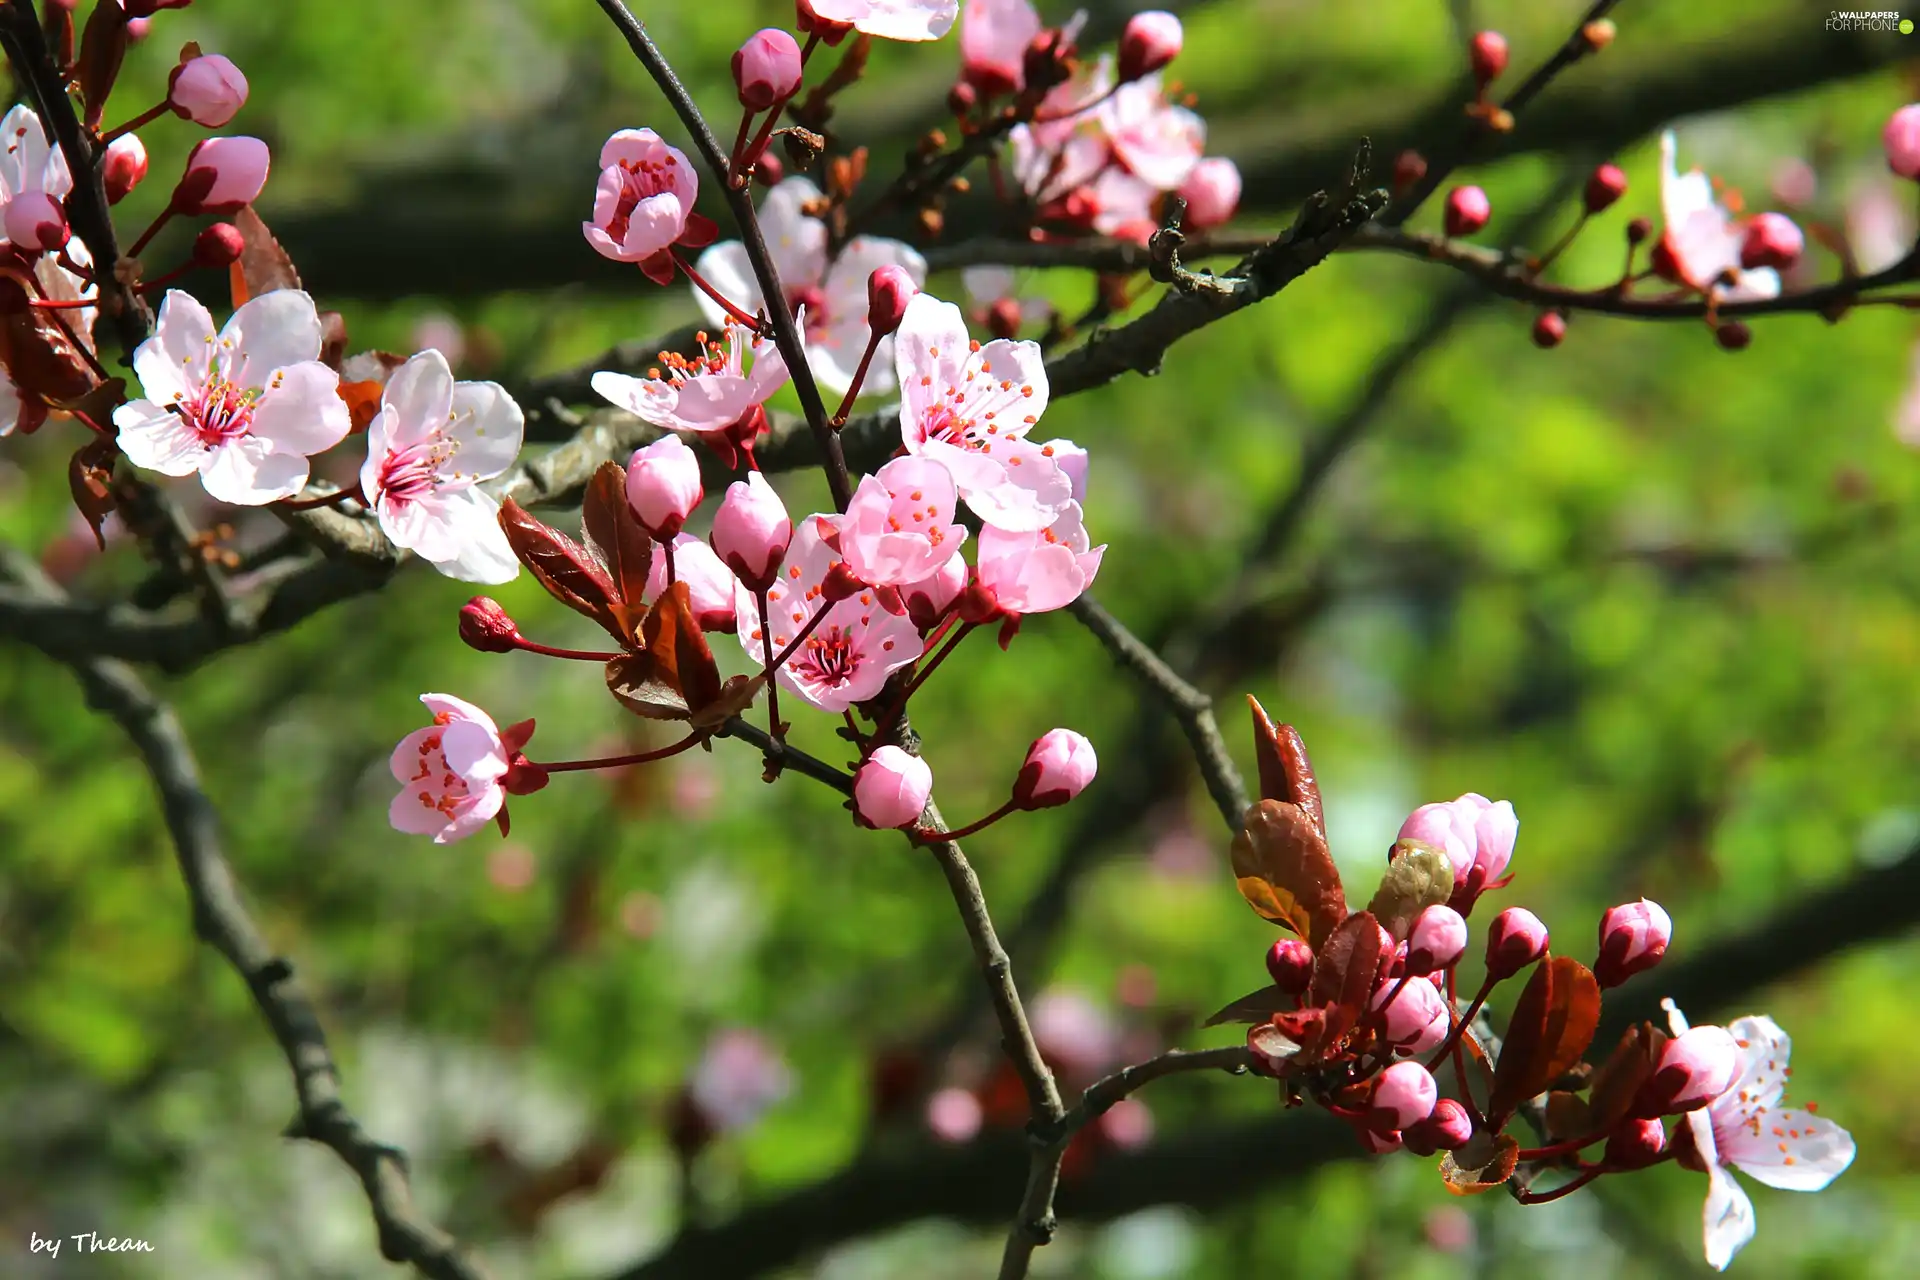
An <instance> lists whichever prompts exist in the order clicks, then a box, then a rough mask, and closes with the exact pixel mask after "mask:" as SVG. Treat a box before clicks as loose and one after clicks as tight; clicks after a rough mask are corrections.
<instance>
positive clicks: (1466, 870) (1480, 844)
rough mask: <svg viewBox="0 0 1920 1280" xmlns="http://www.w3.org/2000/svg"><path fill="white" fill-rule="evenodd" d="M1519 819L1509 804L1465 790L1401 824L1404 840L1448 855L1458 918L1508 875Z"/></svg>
mask: <svg viewBox="0 0 1920 1280" xmlns="http://www.w3.org/2000/svg"><path fill="white" fill-rule="evenodd" d="M1519 832H1520V820H1519V818H1517V817H1515V816H1514V812H1513V805H1512V804H1511V803H1509V802H1508V801H1505V800H1502V801H1500V802H1499V803H1497V804H1496V803H1494V802H1493V801H1491V800H1489V799H1487V798H1486V797H1485V796H1483V795H1481V794H1480V793H1479V792H1477V791H1469V792H1467V794H1465V795H1463V796H1461V797H1460V798H1459V799H1457V800H1449V801H1446V802H1444V803H1438V804H1424V805H1421V806H1420V807H1419V808H1418V809H1415V810H1414V811H1413V813H1412V814H1411V815H1409V816H1408V818H1407V820H1406V821H1405V822H1403V823H1401V824H1400V838H1401V839H1402V840H1419V841H1421V842H1423V843H1425V844H1430V845H1432V846H1433V847H1434V848H1436V849H1438V850H1440V852H1442V853H1444V854H1446V855H1447V861H1449V862H1450V863H1452V864H1453V898H1452V900H1451V902H1452V905H1453V907H1454V909H1455V910H1456V911H1458V912H1460V913H1461V914H1462V915H1466V914H1467V913H1468V912H1469V911H1471V910H1472V908H1473V904H1474V902H1475V901H1476V900H1477V899H1478V898H1479V896H1480V895H1481V893H1483V892H1484V891H1485V890H1486V889H1487V888H1489V887H1490V886H1492V885H1493V884H1494V883H1495V882H1496V881H1498V880H1499V879H1500V877H1501V876H1502V875H1504V874H1505V873H1506V870H1507V864H1508V863H1509V862H1510V861H1512V859H1513V843H1514V840H1515V838H1516V837H1517V836H1518V835H1519Z"/></svg>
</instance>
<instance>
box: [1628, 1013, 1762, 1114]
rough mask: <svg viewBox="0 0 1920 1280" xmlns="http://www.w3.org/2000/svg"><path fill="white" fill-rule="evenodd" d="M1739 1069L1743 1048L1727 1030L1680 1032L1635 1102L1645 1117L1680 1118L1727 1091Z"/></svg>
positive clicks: (1662, 1054) (1667, 1048) (1671, 1041)
mask: <svg viewBox="0 0 1920 1280" xmlns="http://www.w3.org/2000/svg"><path fill="white" fill-rule="evenodd" d="M1739 1069H1740V1049H1739V1046H1738V1045H1737V1044H1736V1043H1735V1042H1734V1039H1733V1034H1732V1033H1731V1032H1729V1031H1728V1030H1727V1029H1726V1028H1725V1027H1693V1028H1690V1029H1688V1030H1686V1031H1682V1032H1678V1033H1676V1034H1675V1035H1674V1037H1673V1039H1671V1040H1669V1041H1667V1042H1666V1044H1665V1045H1664V1046H1663V1047H1662V1048H1661V1050H1660V1062H1659V1064H1658V1066H1657V1067H1656V1068H1655V1070H1654V1073H1653V1075H1652V1076H1650V1077H1649V1078H1648V1079H1647V1081H1646V1083H1645V1084H1643V1085H1642V1086H1641V1087H1640V1092H1639V1094H1638V1096H1637V1097H1636V1098H1635V1099H1634V1108H1633V1109H1634V1112H1635V1114H1637V1115H1642V1116H1666V1115H1678V1114H1679V1113H1680V1112H1683V1111H1692V1110H1694V1109H1695V1108H1697V1107H1704V1106H1706V1105H1708V1104H1709V1103H1711V1102H1712V1101H1713V1100H1714V1099H1715V1098H1717V1097H1719V1096H1720V1095H1721V1094H1722V1093H1724V1092H1726V1090H1727V1086H1728V1085H1729V1084H1730V1083H1731V1082H1732V1080H1733V1077H1734V1075H1735V1074H1736V1073H1737V1072H1738V1071H1739Z"/></svg>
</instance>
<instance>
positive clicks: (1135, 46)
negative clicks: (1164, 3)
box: [1119, 9, 1182, 81]
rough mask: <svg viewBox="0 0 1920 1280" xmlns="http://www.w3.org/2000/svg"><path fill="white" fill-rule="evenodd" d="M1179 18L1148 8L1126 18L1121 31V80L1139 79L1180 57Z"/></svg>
mask: <svg viewBox="0 0 1920 1280" xmlns="http://www.w3.org/2000/svg"><path fill="white" fill-rule="evenodd" d="M1181 37H1182V32H1181V30H1180V19H1178V18H1176V17H1174V16H1173V15H1172V14H1170V13H1168V12H1167V11H1166V10H1164V9H1148V10H1146V11H1145V12H1143V13H1136V14H1134V15H1133V16H1132V17H1131V18H1129V19H1127V25H1126V27H1125V29H1123V30H1122V31H1121V32H1120V58H1119V67H1120V78H1121V79H1122V80H1125V81H1132V80H1138V79H1139V78H1140V77H1141V76H1145V75H1151V74H1153V73H1154V72H1156V71H1158V70H1160V68H1162V67H1164V66H1166V65H1167V64H1168V63H1169V62H1172V61H1173V60H1174V59H1175V58H1177V57H1179V56H1180V43H1181Z"/></svg>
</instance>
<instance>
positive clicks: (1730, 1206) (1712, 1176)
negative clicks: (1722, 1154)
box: [1701, 1164, 1753, 1271]
mask: <svg viewBox="0 0 1920 1280" xmlns="http://www.w3.org/2000/svg"><path fill="white" fill-rule="evenodd" d="M1701 1221H1702V1224H1703V1226H1704V1227H1705V1229H1706V1230H1705V1235H1706V1249H1707V1265H1708V1266H1710V1267H1712V1268H1713V1269H1714V1270H1715V1271H1725V1270H1726V1269H1727V1264H1728V1263H1729V1262H1732V1261H1733V1255H1734V1254H1736V1253H1738V1252H1740V1250H1741V1249H1743V1248H1745V1247H1746V1243H1747V1241H1749V1240H1751V1239H1753V1201H1751V1200H1749V1199H1747V1193H1746V1192H1745V1191H1743V1190H1741V1189H1740V1184H1739V1183H1738V1182H1735V1181H1734V1178H1733V1175H1732V1174H1731V1173H1729V1172H1727V1169H1726V1167H1725V1166H1724V1165H1717V1164H1716V1165H1710V1166H1708V1168H1707V1203H1706V1208H1705V1209H1704V1211H1703V1212H1702V1213H1701Z"/></svg>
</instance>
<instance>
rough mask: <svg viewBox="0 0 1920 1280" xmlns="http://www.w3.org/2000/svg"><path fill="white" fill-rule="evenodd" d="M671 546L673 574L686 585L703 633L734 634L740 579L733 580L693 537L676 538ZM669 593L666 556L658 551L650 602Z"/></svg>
mask: <svg viewBox="0 0 1920 1280" xmlns="http://www.w3.org/2000/svg"><path fill="white" fill-rule="evenodd" d="M671 545H672V547H673V574H674V577H675V579H677V580H678V581H680V582H684V583H686V584H687V603H688V604H690V605H691V606H692V607H693V618H694V622H695V623H696V624H698V626H699V627H700V629H701V630H702V631H732V630H733V629H734V622H735V617H736V614H735V612H734V608H735V604H734V602H735V599H736V598H737V593H738V592H739V591H740V579H738V578H736V577H734V576H733V570H731V569H729V568H727V566H726V564H725V563H724V562H722V560H721V559H720V557H719V556H717V555H715V554H714V551H713V548H712V547H710V546H708V545H707V544H706V543H705V542H702V541H701V540H700V539H699V538H696V537H694V536H693V535H692V534H690V533H680V534H675V535H674V538H673V542H672V544H671ZM666 589H667V556H666V552H665V550H664V549H663V548H661V547H655V548H654V551H653V562H652V563H651V564H649V565H648V566H647V602H648V603H652V602H653V601H655V600H658V599H659V598H660V593H661V592H663V591H665V590H666Z"/></svg>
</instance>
